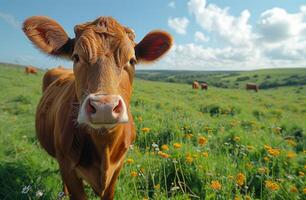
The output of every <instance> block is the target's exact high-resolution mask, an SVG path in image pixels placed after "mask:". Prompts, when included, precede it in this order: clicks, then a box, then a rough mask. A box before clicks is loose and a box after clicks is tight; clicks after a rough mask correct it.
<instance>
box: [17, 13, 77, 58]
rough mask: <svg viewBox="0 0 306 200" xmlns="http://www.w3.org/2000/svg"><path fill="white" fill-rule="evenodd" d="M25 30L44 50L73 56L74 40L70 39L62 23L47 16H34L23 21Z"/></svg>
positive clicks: (57, 54) (63, 55) (54, 53)
mask: <svg viewBox="0 0 306 200" xmlns="http://www.w3.org/2000/svg"><path fill="white" fill-rule="evenodd" d="M23 31H24V33H25V34H26V36H27V37H28V38H29V39H30V40H31V41H32V43H33V44H34V45H35V46H36V47H37V48H38V49H40V50H41V51H42V52H44V53H47V54H50V55H54V56H62V57H68V58H70V57H71V54H72V52H73V46H74V40H73V39H70V38H69V37H68V35H67V34H66V32H65V31H64V29H63V28H62V26H61V25H59V24H58V23H57V22H56V21H54V20H53V19H50V18H48V17H45V16H34V17H30V18H28V19H26V20H25V21H24V23H23Z"/></svg>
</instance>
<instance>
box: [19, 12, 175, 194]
mask: <svg viewBox="0 0 306 200" xmlns="http://www.w3.org/2000/svg"><path fill="white" fill-rule="evenodd" d="M23 30H24V32H25V34H26V35H27V37H28V38H29V39H30V40H31V41H32V42H33V43H34V45H36V47H38V48H39V49H40V50H42V51H43V52H45V53H48V54H50V55H53V56H58V57H66V58H72V59H73V73H65V72H63V75H62V76H59V78H57V79H56V80H55V81H54V82H53V83H51V84H50V85H49V86H47V87H46V90H45V91H44V92H43V95H42V98H41V100H40V102H39V104H38V107H37V112H36V133H37V137H38V139H39V142H40V144H41V145H42V147H43V148H44V149H45V150H46V151H47V152H48V153H49V154H50V155H51V156H53V157H55V158H56V160H57V161H58V163H59V168H60V172H61V175H62V180H63V182H64V186H65V187H64V188H65V191H66V192H68V193H69V195H70V199H74V200H75V199H82V200H84V199H87V197H86V194H85V191H84V187H83V181H82V180H85V181H86V182H87V183H89V185H91V187H92V188H93V190H94V191H95V193H96V194H97V195H99V196H100V198H101V199H104V200H106V199H113V198H114V190H115V182H116V180H117V177H118V175H119V172H120V169H121V167H122V165H123V163H124V157H125V154H126V152H127V150H128V148H129V146H130V145H131V143H132V142H133V141H134V139H135V125H134V121H133V117H132V115H131V111H130V106H129V103H130V98H131V95H132V83H133V77H134V73H135V64H136V63H138V62H139V63H140V62H143V63H148V62H152V61H155V60H157V59H158V58H160V57H161V56H162V55H164V54H165V53H166V52H167V51H168V50H169V49H170V47H171V45H172V37H171V36H170V35H169V34H168V33H166V32H163V31H153V32H150V33H148V34H147V35H146V36H145V37H144V38H143V39H142V40H141V41H140V42H139V43H138V44H136V43H135V41H134V38H135V35H134V32H133V31H132V30H131V29H129V28H127V27H124V26H122V25H120V24H119V23H118V22H117V21H116V20H115V19H113V18H111V17H100V18H98V19H96V20H95V21H93V22H87V23H85V24H81V25H77V26H75V28H74V32H75V35H76V36H75V38H74V39H70V38H68V36H67V34H66V33H65V31H64V29H63V28H62V27H61V26H60V25H59V24H58V23H57V22H56V21H54V20H52V19H50V18H48V17H43V16H34V17H31V18H28V19H27V20H26V21H25V22H24V24H23ZM47 75H48V73H47V74H46V76H47Z"/></svg>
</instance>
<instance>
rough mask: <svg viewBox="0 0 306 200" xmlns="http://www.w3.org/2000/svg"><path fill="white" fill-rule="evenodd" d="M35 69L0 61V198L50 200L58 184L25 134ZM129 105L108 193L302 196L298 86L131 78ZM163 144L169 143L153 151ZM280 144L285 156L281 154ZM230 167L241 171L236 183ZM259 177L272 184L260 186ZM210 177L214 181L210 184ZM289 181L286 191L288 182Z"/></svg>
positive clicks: (304, 112)
mask: <svg viewBox="0 0 306 200" xmlns="http://www.w3.org/2000/svg"><path fill="white" fill-rule="evenodd" d="M42 74H43V73H42V72H39V73H38V75H25V74H24V72H23V69H22V68H14V67H11V66H4V65H2V66H0V85H1V87H0V138H1V140H0V185H1V187H0V199H1V200H8V199H9V200H15V199H18V200H19V199H57V196H58V194H59V192H61V191H62V185H61V181H60V177H59V171H58V167H57V163H56V161H55V160H54V159H52V158H51V157H50V156H48V155H47V153H45V152H44V150H43V149H41V148H40V146H39V144H38V142H37V140H36V138H35V128H34V117H35V109H36V105H37V102H38V100H39V98H40V96H41V78H42ZM258 74H259V73H258ZM248 76H250V75H248ZM260 76H265V74H264V73H263V74H262V75H260ZM286 76H288V75H286ZM289 76H290V75H289ZM131 107H132V112H133V115H134V119H135V123H136V125H137V139H136V142H135V144H134V145H133V148H131V149H130V150H129V153H128V155H127V159H129V163H128V162H127V163H126V164H125V166H124V168H123V170H122V171H121V174H120V177H119V180H118V183H117V188H116V199H144V198H149V199H158V200H159V199H165V200H166V199H234V197H236V196H237V197H239V198H240V199H245V198H246V196H249V197H251V198H252V199H269V200H270V199H277V200H278V199H284V200H290V199H303V198H305V194H303V189H304V188H305V176H302V175H303V174H302V173H306V170H305V165H306V161H305V155H306V154H305V152H304V151H305V146H306V142H305V131H306V87H305V86H298V87H297V86H295V87H279V88H275V89H267V90H261V91H260V92H259V93H255V92H253V91H245V90H241V89H222V88H214V87H210V88H209V90H208V91H207V92H206V91H201V90H192V89H191V87H190V85H187V84H176V83H163V82H151V81H144V80H136V81H135V82H134V93H133V98H132V102H131ZM144 128H147V129H144ZM200 137H204V139H207V143H205V145H200V144H199V143H198V140H199V138H200ZM175 143H179V144H181V148H179V149H176V148H174V146H173V144H175ZM164 144H166V145H168V147H169V150H162V147H161V146H162V145H164ZM264 145H269V146H271V147H272V148H273V149H279V150H280V154H279V155H277V156H275V157H274V156H272V155H271V153H272V154H273V153H275V152H276V153H277V150H273V149H270V150H269V152H270V154H269V152H268V150H266V149H265V147H264ZM159 151H162V152H163V153H167V154H168V155H169V156H170V157H169V158H163V157H161V155H160V154H161V153H158V152H159ZM288 152H293V153H294V155H295V156H293V157H292V158H288V157H287V154H288ZM205 153H206V154H205ZM163 155H165V154H163ZM207 155H208V156H207ZM265 159H266V160H267V159H268V161H265ZM260 170H262V171H265V172H264V173H260V172H259V171H260ZM132 172H136V173H137V176H136V177H133V176H131V173H132ZM239 173H242V174H243V176H244V177H245V180H242V183H243V185H241V186H240V185H238V184H237V181H236V176H237V175H238V174H239ZM268 180H269V181H273V183H276V184H277V186H279V189H278V190H276V191H273V190H271V189H269V188H267V187H266V184H265V181H268ZM212 181H218V182H219V183H220V184H221V189H219V190H218V189H215V190H214V189H213V188H212V187H211V183H212ZM272 186H273V185H272ZM274 186H275V185H274ZM293 186H294V187H296V188H297V190H298V191H297V192H296V193H293V192H291V191H290V189H291V188H292V187H293ZM87 191H88V195H89V199H97V198H95V197H94V195H93V193H92V191H91V190H90V188H89V187H88V186H87ZM41 193H42V196H41V197H40V194H41Z"/></svg>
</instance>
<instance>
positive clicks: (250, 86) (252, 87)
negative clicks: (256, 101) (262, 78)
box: [246, 83, 259, 92]
mask: <svg viewBox="0 0 306 200" xmlns="http://www.w3.org/2000/svg"><path fill="white" fill-rule="evenodd" d="M246 89H247V90H254V91H255V92H258V90H259V88H258V85H257V84H255V83H247V84H246Z"/></svg>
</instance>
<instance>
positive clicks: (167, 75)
mask: <svg viewBox="0 0 306 200" xmlns="http://www.w3.org/2000/svg"><path fill="white" fill-rule="evenodd" d="M136 77H137V78H140V79H145V80H151V81H164V82H175V83H188V84H191V83H192V82H193V81H194V80H197V81H200V82H201V81H203V82H204V81H205V82H207V83H208V84H209V85H213V86H216V87H222V88H243V87H245V84H246V83H248V82H252V83H256V84H258V85H259V87H260V88H261V89H266V88H275V87H280V86H298V85H306V68H295V69H263V70H254V71H163V70H156V71H149V70H138V71H137V72H136Z"/></svg>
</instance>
